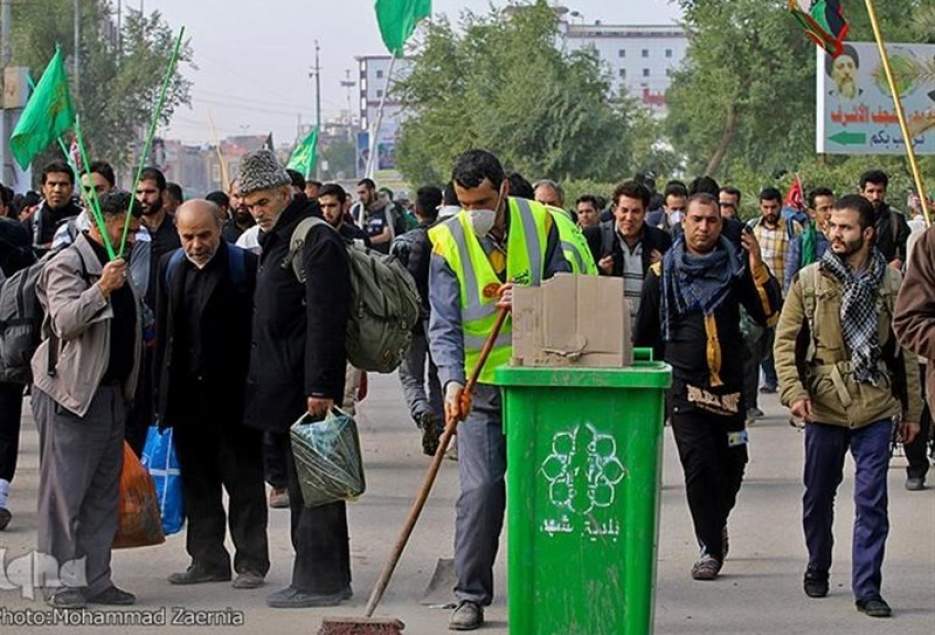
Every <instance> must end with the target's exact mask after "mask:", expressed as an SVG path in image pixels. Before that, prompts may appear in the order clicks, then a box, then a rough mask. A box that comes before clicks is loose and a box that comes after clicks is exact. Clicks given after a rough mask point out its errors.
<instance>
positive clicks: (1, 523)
mask: <svg viewBox="0 0 935 635" xmlns="http://www.w3.org/2000/svg"><path fill="white" fill-rule="evenodd" d="M12 519H13V514H11V513H10V510H9V509H7V508H5V507H0V531H3V530H4V529H6V526H7V525H9V524H10V520H12Z"/></svg>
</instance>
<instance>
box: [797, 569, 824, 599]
mask: <svg viewBox="0 0 935 635" xmlns="http://www.w3.org/2000/svg"><path fill="white" fill-rule="evenodd" d="M802 588H803V589H804V590H805V595H807V596H808V597H810V598H823V597H827V595H828V574H827V573H820V572H818V571H812V570H811V569H808V570H806V571H805V579H804V580H803V582H802Z"/></svg>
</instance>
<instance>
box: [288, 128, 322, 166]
mask: <svg viewBox="0 0 935 635" xmlns="http://www.w3.org/2000/svg"><path fill="white" fill-rule="evenodd" d="M316 163H318V128H315V129H314V130H312V132H311V133H310V134H309V135H308V136H307V137H305V139H304V140H303V141H302V143H300V144H299V145H297V146H296V147H295V150H293V151H292V156H291V157H289V163H288V164H287V165H286V167H287V168H288V169H290V170H295V171H296V172H298V173H300V174H301V175H302V176H304V177H307V176H308V175H310V174H311V173H312V170H314V169H315V164H316Z"/></svg>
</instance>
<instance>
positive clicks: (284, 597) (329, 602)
mask: <svg viewBox="0 0 935 635" xmlns="http://www.w3.org/2000/svg"><path fill="white" fill-rule="evenodd" d="M352 595H353V593H351V587H345V588H344V589H342V590H341V591H338V592H337V593H331V594H321V593H306V592H305V591H300V590H298V589H296V588H295V587H293V586H288V587H286V588H285V589H283V590H281V591H276V592H275V593H273V594H272V595H270V596H269V597H267V598H266V606H268V607H270V608H274V609H307V608H313V607H320V606H337V605H338V604H340V603H341V602H343V601H344V600H347V599H349V598H350V597H351V596H352Z"/></svg>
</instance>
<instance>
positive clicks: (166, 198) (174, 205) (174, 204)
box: [162, 183, 185, 218]
mask: <svg viewBox="0 0 935 635" xmlns="http://www.w3.org/2000/svg"><path fill="white" fill-rule="evenodd" d="M184 201H185V195H184V194H182V186H181V185H179V184H178V183H166V189H165V191H164V192H163V194H162V207H163V208H164V209H165V210H166V214H168V215H169V216H170V217H172V218H175V212H177V211H178V209H179V205H181V204H182V203H183V202H184Z"/></svg>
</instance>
